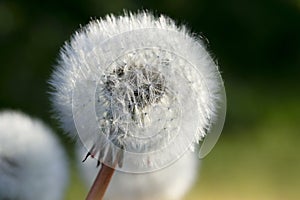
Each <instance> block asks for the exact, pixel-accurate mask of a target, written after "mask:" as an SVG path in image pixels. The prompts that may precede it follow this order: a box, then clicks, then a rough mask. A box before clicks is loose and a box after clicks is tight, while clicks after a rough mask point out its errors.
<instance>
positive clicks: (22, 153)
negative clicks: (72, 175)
mask: <svg viewBox="0 0 300 200" xmlns="http://www.w3.org/2000/svg"><path fill="white" fill-rule="evenodd" d="M0 177H1V178H0V199H16V200H17V199H22V200H34V199H39V200H60V199H63V196H64V192H65V189H66V186H67V183H68V164H67V158H66V155H65V152H64V151H63V149H62V148H61V146H60V144H59V142H58V140H57V138H56V137H55V136H54V135H53V132H52V131H51V130H50V129H49V128H48V127H47V126H46V125H45V124H44V123H42V122H41V121H39V120H37V119H32V118H30V117H29V116H27V115H25V114H23V113H20V112H17V111H2V112H0Z"/></svg>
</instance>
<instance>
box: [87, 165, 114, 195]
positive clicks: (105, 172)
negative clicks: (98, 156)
mask: <svg viewBox="0 0 300 200" xmlns="http://www.w3.org/2000/svg"><path fill="white" fill-rule="evenodd" d="M114 171H115V170H114V169H113V168H110V167H108V166H106V165H104V164H102V166H101V169H100V171H99V173H98V175H97V177H96V179H95V181H94V183H93V185H92V187H91V189H90V191H89V193H88V196H87V197H86V200H102V198H103V196H104V194H105V191H106V189H107V187H108V185H109V182H110V179H111V177H112V175H113V174H114Z"/></svg>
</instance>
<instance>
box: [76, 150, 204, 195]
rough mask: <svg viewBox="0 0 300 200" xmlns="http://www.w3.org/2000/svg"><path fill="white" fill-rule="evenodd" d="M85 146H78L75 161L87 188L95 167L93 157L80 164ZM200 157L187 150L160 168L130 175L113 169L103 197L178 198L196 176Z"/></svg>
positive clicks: (191, 184) (188, 187) (192, 182)
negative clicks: (168, 164) (174, 160)
mask: <svg viewBox="0 0 300 200" xmlns="http://www.w3.org/2000/svg"><path fill="white" fill-rule="evenodd" d="M85 152H86V150H85V149H84V148H82V147H81V148H79V147H78V148H77V152H76V153H77V163H78V167H79V170H80V173H81V176H82V178H83V179H84V181H85V184H86V186H87V187H88V188H90V186H91V185H92V183H93V181H94V179H95V177H96V175H97V173H98V170H100V167H98V168H96V164H97V162H96V160H95V159H88V160H86V161H85V162H84V163H81V160H82V157H83V156H84V155H85ZM198 170H199V159H198V158H197V156H196V154H195V153H193V152H190V151H188V152H186V153H185V154H184V156H183V157H181V158H180V159H179V160H178V161H177V162H175V163H174V164H173V165H171V166H169V167H167V168H163V169H161V170H158V171H155V172H150V173H144V174H131V173H125V172H121V171H115V172H114V175H113V177H112V180H111V182H110V184H109V186H108V189H107V190H106V193H105V196H104V200H120V199H122V200H153V199H159V200H180V199H183V198H184V196H185V195H186V193H187V192H188V191H189V190H190V189H191V187H192V186H193V184H194V183H195V181H196V179H197V174H198Z"/></svg>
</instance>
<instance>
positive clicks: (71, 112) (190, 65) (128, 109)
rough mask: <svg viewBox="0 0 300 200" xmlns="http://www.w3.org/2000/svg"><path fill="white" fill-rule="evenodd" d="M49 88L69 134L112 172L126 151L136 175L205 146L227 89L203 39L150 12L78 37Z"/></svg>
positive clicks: (107, 22) (93, 25) (108, 20)
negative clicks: (203, 143)
mask: <svg viewBox="0 0 300 200" xmlns="http://www.w3.org/2000/svg"><path fill="white" fill-rule="evenodd" d="M50 84H51V86H52V87H53V92H52V102H53V106H54V110H55V111H56V113H57V115H56V116H57V118H58V119H59V120H60V121H61V123H62V127H63V128H64V129H65V131H67V132H69V133H70V135H72V136H75V137H77V136H79V137H77V138H80V140H81V141H82V142H83V144H84V145H85V147H86V148H87V149H88V150H89V151H90V152H91V154H92V155H93V156H95V157H96V158H98V159H99V160H100V161H101V162H103V163H105V164H107V165H109V166H112V161H113V160H115V159H116V157H118V156H119V153H120V152H121V154H122V155H121V157H122V158H121V160H122V161H121V164H120V163H119V167H120V170H123V171H130V172H144V171H152V170H156V169H159V168H162V167H165V166H167V165H169V164H170V163H172V162H174V161H175V160H176V159H178V158H179V157H181V156H182V155H183V153H184V152H185V151H186V150H187V149H191V148H192V146H193V144H194V143H197V142H198V141H200V140H202V139H203V138H204V137H205V136H206V133H207V130H208V129H210V126H211V124H212V122H214V121H215V118H216V117H215V116H217V110H218V102H219V101H220V99H221V98H220V95H219V94H220V91H221V88H222V87H223V82H222V80H221V78H220V75H219V72H218V67H217V66H216V65H215V63H214V61H213V60H212V59H211V57H210V55H209V54H208V52H207V51H206V49H205V47H204V46H203V44H202V42H201V40H199V39H197V38H195V37H193V36H192V34H191V33H189V32H188V31H187V29H186V28H185V27H184V26H176V25H175V22H174V21H173V20H171V19H169V18H167V17H165V16H160V17H154V16H153V15H151V14H149V13H147V12H140V13H137V14H132V13H127V14H124V15H123V16H119V17H116V16H113V15H109V16H106V17H105V18H103V19H99V20H95V21H92V22H90V23H89V24H88V25H87V26H86V27H84V28H82V29H81V30H80V31H78V32H77V33H75V34H74V36H73V37H72V39H71V41H70V42H69V43H67V44H66V45H65V46H64V48H63V50H62V51H61V55H60V59H59V62H58V66H57V67H56V70H55V71H54V73H53V75H52V78H51V80H50ZM125 158H126V159H125ZM121 165H122V167H121Z"/></svg>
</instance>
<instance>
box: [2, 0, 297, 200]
mask: <svg viewBox="0 0 300 200" xmlns="http://www.w3.org/2000/svg"><path fill="white" fill-rule="evenodd" d="M123 9H126V10H131V11H136V10H138V9H149V10H151V11H153V12H154V13H156V14H160V13H163V14H166V15H168V16H170V17H171V18H173V19H175V20H176V21H177V22H178V23H183V24H186V25H187V26H188V27H190V28H191V29H192V31H193V32H195V33H197V34H201V35H203V36H205V37H206V38H208V41H209V42H208V43H207V45H208V48H209V50H210V52H211V53H212V55H213V57H214V58H215V59H216V60H217V61H218V63H219V65H220V70H221V71H222V76H223V78H224V81H225V87H226V91H227V100H228V112H227V119H226V124H225V128H224V132H223V134H222V135H221V138H220V140H219V142H218V144H217V146H216V148H215V149H214V151H213V152H212V153H211V154H210V155H209V156H208V157H207V158H205V159H204V162H203V165H202V170H200V177H199V181H198V182H197V184H196V186H195V187H194V188H193V190H192V191H191V192H190V193H189V196H188V197H187V198H188V199H199V198H201V197H202V199H221V200H223V199H272V200H273V199H299V198H300V192H298V188H299V185H300V172H299V170H300V155H299V153H300V148H299V141H300V135H299V134H300V131H299V127H300V125H299V124H300V114H299V112H300V106H299V100H300V93H299V91H300V84H299V79H300V69H299V68H300V1H299V0H273V1H271V0H252V1H250V0H249V1H244V0H227V1H226V0H224V1H222V0H219V1H217V0H202V1H201V0H190V1H188V0H153V1H149V0H147V1H142V0H139V1H138V0H123V1H121V0H107V1H99V0H86V1H84V0H81V1H79V0H72V1H71V0H70V1H62V0H52V1H34V0H27V1H25V0H23V1H20V0H19V1H17V0H7V1H3V0H0V62H1V63H0V69H1V70H0V109H7V108H11V109H19V110H22V111H24V112H26V113H29V114H30V115H33V116H36V117H40V118H42V119H43V120H44V121H46V122H47V123H48V124H50V125H51V126H52V127H53V128H54V129H55V130H56V131H57V133H58V135H59V136H61V139H62V142H63V143H64V144H65V145H66V147H67V149H68V152H69V154H70V155H71V156H72V155H73V153H72V152H73V150H72V142H71V141H70V140H69V139H68V138H67V137H66V136H64V135H63V134H62V131H61V130H59V129H58V128H57V122H56V121H55V120H53V119H52V118H51V115H50V110H51V106H50V102H49V98H48V97H49V95H48V94H47V91H49V86H48V84H47V80H48V79H49V76H50V74H51V71H52V70H53V65H54V64H55V63H56V58H57V56H58V52H59V49H60V47H61V46H62V45H63V44H64V41H66V40H68V39H69V38H70V36H71V34H72V33H74V31H75V30H77V29H78V28H79V27H80V24H81V25H84V24H86V23H88V21H89V20H90V19H91V18H98V17H101V16H104V15H106V14H109V13H114V14H121V13H122V12H123ZM54 162H55V161H54ZM73 175H74V176H72V179H73V184H72V185H71V186H70V189H69V191H68V194H67V197H66V199H76V198H77V199H81V198H82V197H79V196H80V195H81V196H84V194H82V193H84V192H85V191H84V190H83V189H82V188H81V187H80V186H78V184H79V183H78V180H77V178H78V177H76V176H75V175H76V172H73ZM76 181H77V182H76ZM80 188H81V189H80ZM72 195H73V196H72ZM78 195H79V196H78ZM74 196H77V197H76V198H75V197H74Z"/></svg>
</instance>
